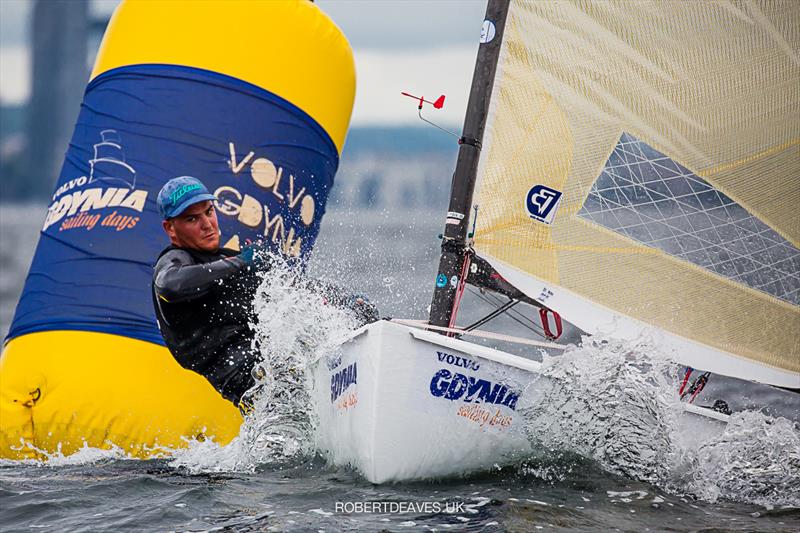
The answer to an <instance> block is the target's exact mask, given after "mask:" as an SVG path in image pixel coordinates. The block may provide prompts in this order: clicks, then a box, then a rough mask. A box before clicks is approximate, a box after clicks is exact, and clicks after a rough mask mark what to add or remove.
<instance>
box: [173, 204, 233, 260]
mask: <svg viewBox="0 0 800 533" xmlns="http://www.w3.org/2000/svg"><path fill="white" fill-rule="evenodd" d="M164 230H165V231H166V232H167V235H169V238H170V240H171V241H172V244H174V245H176V246H180V247H182V248H191V249H193V250H202V251H204V252H216V251H217V249H219V223H218V222H217V212H216V211H215V210H214V204H212V203H211V201H210V200H206V201H204V202H198V203H196V204H194V205H191V206H189V207H188V208H186V211H184V212H183V213H181V214H180V215H178V216H177V217H174V218H171V219H169V220H165V221H164Z"/></svg>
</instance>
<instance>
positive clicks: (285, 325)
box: [0, 206, 800, 531]
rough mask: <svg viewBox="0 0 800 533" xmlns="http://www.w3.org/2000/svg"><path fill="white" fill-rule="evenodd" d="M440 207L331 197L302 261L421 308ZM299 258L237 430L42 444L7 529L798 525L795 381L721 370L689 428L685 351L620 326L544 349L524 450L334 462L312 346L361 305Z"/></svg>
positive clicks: (13, 256)
mask: <svg viewBox="0 0 800 533" xmlns="http://www.w3.org/2000/svg"><path fill="white" fill-rule="evenodd" d="M22 209H25V208H18V207H7V206H6V207H3V208H2V212H0V217H1V218H2V224H0V229H1V230H2V242H3V246H2V251H1V252H0V267H1V268H2V272H3V280H2V284H0V289H1V290H2V293H0V295H2V302H1V305H0V309H1V310H2V314H0V318H1V319H2V320H3V323H2V328H3V331H4V332H5V331H7V328H8V322H9V321H10V314H11V313H12V312H13V306H14V304H15V302H16V297H17V294H18V288H17V285H19V284H20V283H21V281H20V280H21V279H24V275H25V273H26V271H27V266H28V261H29V257H30V255H31V254H32V246H33V244H35V239H36V231H37V230H38V227H37V226H38V223H39V221H38V220H36V217H33V216H21V215H22V211H21V210H22ZM28 209H30V210H31V211H32V212H37V211H36V208H35V207H33V208H28ZM40 211H41V212H43V210H41V209H40ZM32 219H33V220H32ZM439 219H440V217H439V216H437V214H436V213H427V212H409V213H397V212H393V213H391V214H389V213H380V212H378V213H376V212H354V213H353V212H350V213H347V212H332V213H329V214H328V215H327V218H326V220H325V224H324V225H323V226H324V227H323V231H322V233H321V235H320V240H319V243H318V247H317V251H316V254H315V257H314V258H313V260H312V263H311V267H310V271H309V273H310V274H311V275H312V276H315V277H319V278H324V279H326V280H327V281H330V282H335V283H338V284H340V285H342V286H343V287H345V288H346V289H348V290H353V291H358V292H363V293H366V294H368V295H370V296H371V297H372V299H373V301H374V302H375V303H376V304H377V305H378V306H379V308H380V309H381V311H382V314H383V315H391V316H403V317H407V318H423V317H424V316H425V313H426V307H427V305H428V303H429V298H430V287H431V286H432V284H433V280H434V274H435V268H436V258H437V257H438V245H439V242H438V241H437V240H436V234H437V233H438V232H440V231H441V229H440V226H441V220H439ZM26 247H29V251H30V253H28V260H26V259H25V254H26V253H27V252H28V248H26ZM292 276H293V274H292V273H291V272H288V271H286V272H283V273H281V274H280V275H279V274H277V273H274V274H273V275H271V276H269V277H267V278H265V280H264V282H263V284H262V286H261V288H260V291H259V299H258V301H257V311H258V315H259V323H258V325H257V326H256V328H257V334H258V337H259V340H260V342H261V345H262V349H263V352H264V357H265V361H264V363H263V365H264V370H265V372H264V375H265V376H266V379H264V380H263V381H262V382H261V383H259V391H258V392H257V394H256V395H255V396H254V399H255V403H256V410H255V412H254V413H252V414H251V415H248V416H247V417H246V419H245V422H244V424H243V427H242V430H241V432H240V436H239V437H238V438H237V439H235V440H234V441H233V442H231V443H230V444H229V445H227V446H219V445H217V444H216V443H213V442H211V441H206V442H193V443H191V444H190V446H189V447H188V448H186V449H183V450H177V451H175V452H174V453H173V454H172V455H171V456H169V457H166V458H163V459H155V460H147V461H142V460H133V459H128V458H126V457H125V455H124V454H123V453H122V452H121V451H120V450H93V449H88V448H87V449H84V450H82V451H80V452H79V453H77V454H74V455H72V456H69V457H62V456H60V455H59V454H55V455H53V456H52V457H51V459H50V461H48V462H47V463H37V462H11V461H5V462H2V464H0V528H2V530H3V531H23V530H24V531H30V530H37V529H44V530H58V531H67V530H68V531H121V530H132V531H170V530H177V531H205V530H215V531H220V530H225V531H269V530H274V531H287V530H289V531H291V530H296V531H307V530H312V531H342V530H353V531H355V530H387V531H404V530H437V531H450V530H452V531H463V530H469V531H508V530H511V531H535V530H540V529H541V530H554V529H557V530H585V531H597V530H614V529H616V530H630V531H645V530H653V531H662V530H674V531H692V530H698V529H711V528H716V529H718V530H726V531H727V530H742V531H744V530H746V531H752V530H777V531H795V530H797V529H798V528H800V430H799V429H798V425H797V422H796V421H797V420H798V418H800V415H799V412H800V401H798V400H797V397H796V395H791V394H790V393H783V392H781V391H775V390H768V391H766V392H765V391H762V390H758V389H751V388H748V387H747V386H745V385H742V384H741V383H738V382H733V381H731V380H721V379H720V380H718V379H717V377H716V376H715V377H714V378H712V381H711V383H712V384H714V385H713V387H712V386H711V385H710V386H709V388H708V389H707V392H704V394H703V396H701V398H700V400H704V401H712V402H713V399H715V398H716V397H723V398H724V399H726V400H728V401H729V403H731V404H732V406H734V407H735V408H736V409H739V412H737V413H736V414H734V415H733V417H732V419H731V423H730V424H729V425H728V427H727V428H726V429H725V431H724V432H723V433H720V434H716V435H712V436H709V437H707V438H700V439H689V438H687V436H686V435H682V434H681V433H680V429H679V425H678V416H679V412H678V408H679V405H678V404H677V397H676V393H675V386H676V379H677V375H678V373H679V372H678V369H677V368H676V367H675V365H672V364H671V363H669V362H668V361H667V360H666V359H665V358H664V357H663V356H662V355H661V350H660V347H659V344H658V342H657V340H654V338H648V337H647V336H644V337H642V338H640V339H637V340H635V341H628V342H626V343H619V342H616V341H613V340H612V339H585V340H584V341H583V343H582V344H579V345H576V346H574V347H572V348H570V349H569V350H567V352H566V353H565V354H564V355H563V356H560V357H549V356H545V357H544V372H545V373H546V374H547V375H548V377H550V378H551V379H550V382H551V383H553V385H552V386H551V387H550V388H549V389H548V390H547V391H545V393H544V398H545V400H546V401H542V402H540V403H539V404H537V405H536V406H533V407H531V408H529V409H528V410H527V411H526V412H525V413H523V414H524V416H525V417H526V418H525V420H526V422H527V424H526V427H527V431H528V436H529V438H530V439H531V441H532V442H534V443H535V444H536V450H537V451H536V452H535V453H534V454H532V455H531V456H530V457H527V458H525V459H524V460H521V461H520V462H519V463H517V464H513V465H509V466H503V467H500V466H497V467H495V468H493V469H491V470H489V471H485V472H476V473H469V474H466V475H464V476H462V477H455V478H449V479H441V480H422V481H415V482H406V483H395V484H387V485H378V486H375V485H372V484H370V483H367V482H366V481H365V480H364V479H363V478H362V477H361V476H360V475H359V474H358V473H357V472H355V471H353V470H351V469H349V468H346V467H336V466H332V465H330V464H328V463H327V462H326V461H325V459H324V457H322V456H320V455H319V454H318V453H317V452H316V450H315V449H314V446H313V442H314V434H315V431H317V429H318V424H319V421H318V420H316V419H315V417H314V414H313V409H311V406H310V405H309V403H310V389H309V384H308V379H307V378H308V365H309V364H310V363H311V362H313V361H314V360H315V359H316V358H318V357H321V356H323V355H324V354H325V353H326V352H327V351H329V350H330V349H331V348H332V347H333V346H335V345H336V344H337V343H338V342H340V341H341V340H342V339H343V338H345V336H346V335H347V333H348V332H349V331H350V330H351V329H352V328H353V327H354V326H355V321H354V319H353V317H352V316H350V315H348V314H347V313H346V312H342V311H340V310H338V309H336V308H334V307H332V306H330V305H325V304H324V303H323V302H322V300H321V299H320V298H319V295H318V293H316V292H315V291H314V290H313V288H311V287H308V286H306V285H305V284H304V283H303V281H302V280H296V279H293V277H292ZM15 280H16V281H15ZM476 306H477V304H476ZM475 313H476V314H479V313H478V311H475ZM501 326H502V324H501ZM540 358H541V356H540ZM758 405H771V406H772V407H771V408H770V410H766V409H759V408H754V407H755V406H758Z"/></svg>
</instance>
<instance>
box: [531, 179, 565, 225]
mask: <svg viewBox="0 0 800 533" xmlns="http://www.w3.org/2000/svg"><path fill="white" fill-rule="evenodd" d="M560 201H561V191H557V190H555V189H551V188H550V187H546V186H544V185H535V186H533V187H532V188H531V190H530V191H528V196H527V197H526V198H525V207H526V208H527V211H528V215H529V216H530V217H531V218H532V219H534V220H538V221H539V222H544V223H545V224H550V223H552V222H553V218H555V215H556V210H557V209H558V204H559V202H560Z"/></svg>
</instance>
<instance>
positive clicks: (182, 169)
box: [0, 0, 355, 459]
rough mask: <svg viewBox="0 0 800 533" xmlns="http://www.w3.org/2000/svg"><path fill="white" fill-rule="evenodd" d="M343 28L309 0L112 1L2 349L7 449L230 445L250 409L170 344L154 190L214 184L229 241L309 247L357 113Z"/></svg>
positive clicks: (135, 450)
mask: <svg viewBox="0 0 800 533" xmlns="http://www.w3.org/2000/svg"><path fill="white" fill-rule="evenodd" d="M354 94H355V69H354V64H353V57H352V52H351V50H350V47H349V45H348V43H347V41H346V39H345V38H344V36H343V35H342V33H341V31H340V30H339V29H338V28H337V27H336V26H335V25H334V24H333V22H331V20H330V19H329V18H328V17H327V16H326V15H325V14H324V13H322V11H320V9H319V8H318V7H316V6H315V5H314V4H312V3H311V2H308V1H306V0H299V1H292V0H288V1H251V0H247V1H226V2H205V1H196V2H192V1H185V0H180V1H163V0H162V1H159V2H136V1H124V2H123V3H122V4H121V5H120V6H119V7H117V9H116V11H115V12H114V15H113V17H112V18H111V21H110V23H109V26H108V29H107V30H106V34H105V36H104V38H103V42H102V45H101V47H100V51H99V54H98V58H97V61H96V64H95V67H94V70H93V72H92V78H91V80H90V82H89V85H88V86H87V89H86V93H85V95H84V101H83V104H82V106H81V113H80V115H79V117H78V121H77V124H76V126H75V132H74V134H73V137H72V141H71V143H70V147H69V150H68V152H67V154H66V158H65V161H64V166H63V168H62V171H61V174H60V176H59V180H58V184H57V186H56V190H55V193H54V194H53V198H52V202H51V205H50V207H49V209H48V212H47V216H46V220H45V223H44V226H43V228H42V232H41V236H40V241H39V244H38V247H37V250H36V253H35V255H34V259H33V262H32V264H31V269H30V272H29V275H28V278H27V280H26V284H25V288H24V290H23V294H22V296H21V297H20V301H19V304H18V306H17V310H16V314H15V316H14V321H13V322H12V325H11V329H10V331H9V335H8V337H7V339H6V341H5V345H4V349H3V353H2V357H1V358H0V457H2V458H10V459H22V458H41V457H43V456H46V455H47V454H50V453H54V452H60V453H62V454H64V455H68V454H70V453H73V452H75V451H76V450H77V449H79V448H81V447H82V446H84V445H88V446H91V447H95V448H109V447H111V446H118V447H120V448H122V449H123V450H125V451H126V452H127V453H129V454H130V455H132V456H136V457H148V456H152V455H155V454H160V453H163V451H164V450H167V449H173V448H177V447H181V446H185V445H186V442H187V440H188V439H192V438H200V439H203V438H213V439H214V440H215V441H217V442H219V443H222V444H224V443H227V442H229V441H230V440H231V439H232V438H233V437H235V436H236V435H237V434H238V431H239V426H240V424H241V421H242V419H241V415H240V414H239V412H238V410H236V409H235V408H234V407H233V406H232V405H231V404H230V403H229V402H228V401H226V400H224V399H223V398H222V397H221V396H220V395H219V394H218V393H217V392H216V391H215V390H214V389H213V388H212V387H211V386H210V385H209V384H208V382H207V381H206V380H205V379H204V378H203V377H202V376H200V375H198V374H195V373H193V372H190V371H187V370H184V369H183V368H181V367H180V366H179V365H178V363H177V362H175V360H174V359H173V357H172V355H171V354H170V353H169V351H168V350H167V349H166V348H165V347H164V346H163V341H162V339H161V336H160V334H159V332H158V330H157V326H156V322H155V318H154V315H153V310H152V301H151V295H150V291H151V289H150V283H151V277H152V264H153V262H154V260H155V258H156V257H157V255H158V253H159V251H160V250H161V249H163V248H164V247H165V246H167V244H168V241H167V238H166V236H165V235H164V234H163V232H162V230H161V220H160V218H159V215H158V212H157V209H156V205H155V197H156V194H157V193H158V191H159V189H160V188H161V186H162V185H163V183H164V182H166V181H167V180H169V179H170V178H172V177H175V176H181V175H191V176H196V177H199V178H201V179H202V180H203V182H204V183H205V184H206V185H207V186H208V187H209V189H210V190H212V192H214V193H215V194H216V196H217V197H218V201H217V203H216V206H217V210H218V214H219V219H220V228H221V230H222V232H223V242H226V243H227V245H228V246H232V247H237V246H238V242H239V240H240V239H245V238H251V239H253V238H257V237H265V238H266V239H267V240H268V241H269V242H270V243H272V246H273V247H274V248H275V250H277V251H280V252H282V253H284V254H286V255H288V256H296V257H300V258H303V257H305V256H306V254H308V252H309V251H310V250H311V248H312V247H313V244H314V240H315V239H316V236H317V233H318V231H319V225H320V220H321V218H322V216H323V214H324V212H325V203H326V199H327V196H328V193H329V191H330V188H331V186H332V185H333V178H334V175H335V172H336V169H337V167H338V163H339V154H340V152H341V149H342V146H343V144H344V139H345V135H346V132H347V128H348V125H349V121H350V114H351V111H352V105H353V98H354Z"/></svg>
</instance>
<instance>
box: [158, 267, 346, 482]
mask: <svg viewBox="0 0 800 533" xmlns="http://www.w3.org/2000/svg"><path fill="white" fill-rule="evenodd" d="M319 286H320V284H319V283H316V282H313V281H309V280H307V279H305V278H303V277H301V276H300V275H299V274H298V272H297V271H296V270H295V269H293V268H291V267H290V266H288V265H287V264H286V263H284V262H283V261H282V260H281V259H280V258H278V257H274V258H273V267H272V268H271V269H270V271H269V272H268V273H266V274H265V276H264V278H263V280H262V282H261V285H260V286H259V288H258V291H257V294H256V299H255V302H254V309H255V311H256V316H257V323H256V324H253V328H254V329H255V332H256V340H257V342H258V345H259V348H260V351H261V354H262V356H263V362H262V363H260V365H258V366H257V368H255V369H254V370H253V372H254V375H255V376H256V378H257V383H256V385H255V386H254V387H253V388H252V389H251V390H250V391H248V393H246V394H245V398H247V399H248V400H249V401H250V402H251V403H252V406H253V407H252V409H251V410H249V413H248V414H247V415H246V416H245V420H244V423H243V424H242V427H241V429H240V431H239V436H238V437H236V438H235V439H234V440H233V441H231V443H230V444H228V445H227V446H222V447H221V446H218V445H217V444H216V443H214V442H212V441H205V442H196V441H192V442H190V443H189V446H188V448H187V449H185V450H178V451H176V452H175V455H174V459H173V461H172V462H171V464H172V465H173V466H182V467H185V468H188V469H189V470H190V471H192V472H209V471H212V472H230V471H253V470H254V469H255V468H256V467H258V466H259V465H264V464H283V463H286V462H291V461H292V460H297V459H303V458H307V457H309V456H310V455H311V454H313V453H314V451H315V450H314V428H315V425H316V421H315V420H314V418H313V414H312V413H313V409H312V408H311V402H312V400H311V387H312V380H311V379H310V376H309V375H308V372H309V365H310V364H311V363H312V362H314V361H315V360H316V359H317V358H319V357H321V356H322V355H324V354H326V353H328V352H329V351H331V350H332V349H334V348H335V347H336V346H338V345H340V344H341V343H342V342H344V341H345V340H346V339H347V338H348V336H349V335H350V332H351V331H352V330H353V329H355V327H356V326H357V325H358V324H357V320H356V318H355V316H354V315H353V314H352V313H350V312H348V311H345V310H343V309H340V308H338V307H335V306H334V305H329V304H327V303H326V298H325V296H324V295H323V292H322V291H321V289H320V288H319Z"/></svg>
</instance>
